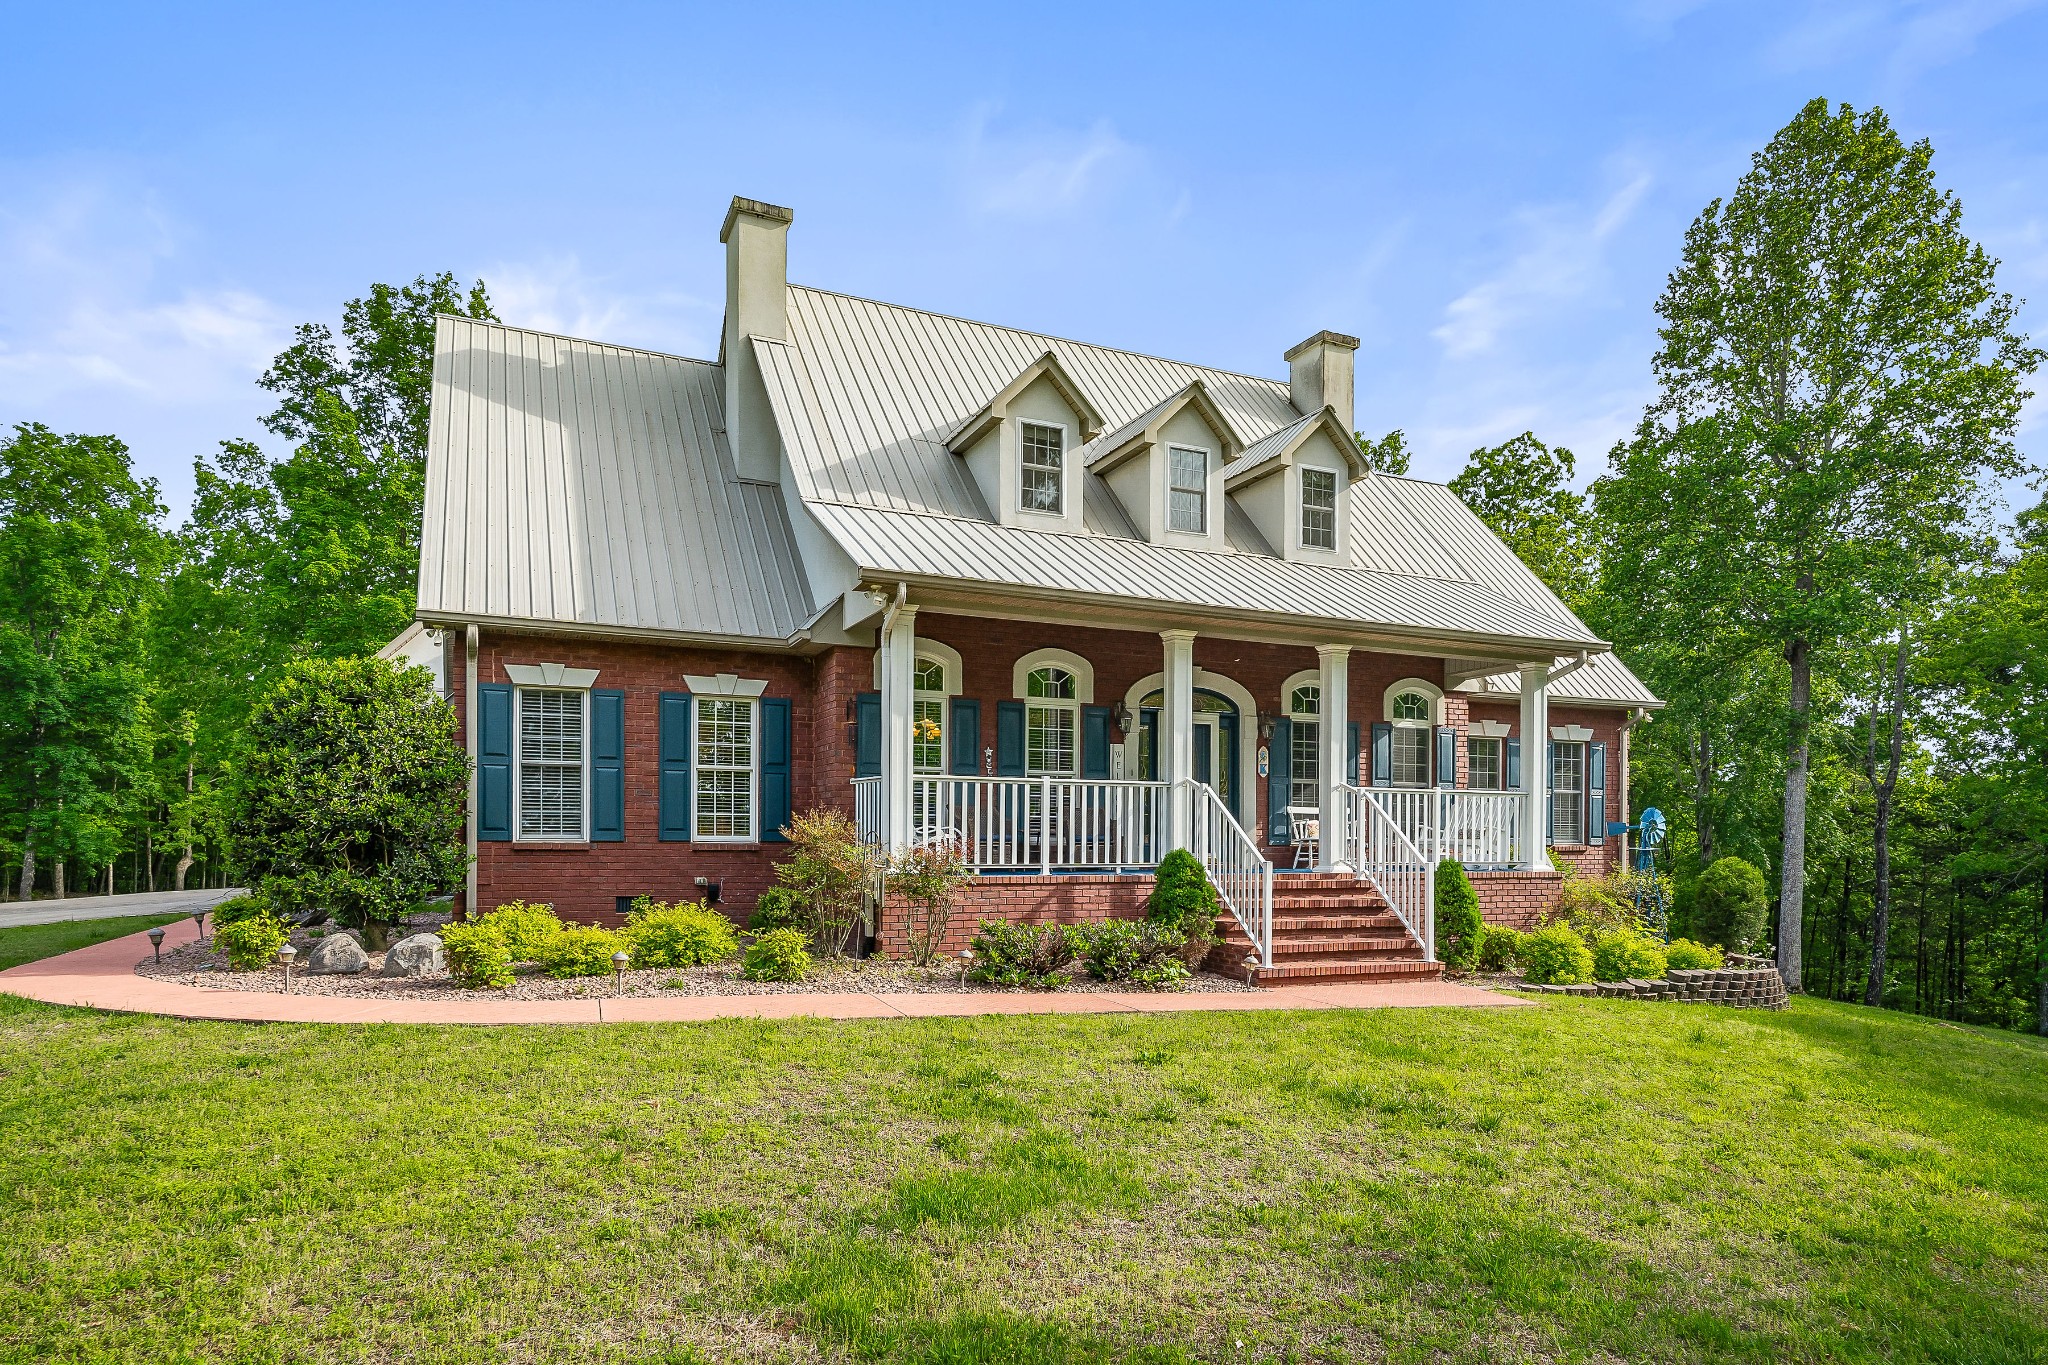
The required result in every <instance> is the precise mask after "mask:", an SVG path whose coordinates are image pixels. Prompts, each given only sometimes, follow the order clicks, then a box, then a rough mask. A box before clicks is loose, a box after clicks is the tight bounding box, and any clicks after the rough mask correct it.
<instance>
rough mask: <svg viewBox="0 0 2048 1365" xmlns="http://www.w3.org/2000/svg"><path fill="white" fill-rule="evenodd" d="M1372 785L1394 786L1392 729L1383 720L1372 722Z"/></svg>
mask: <svg viewBox="0 0 2048 1365" xmlns="http://www.w3.org/2000/svg"><path fill="white" fill-rule="evenodd" d="M1372 784H1373V785H1374V786H1375V787H1391V786H1393V785H1394V727H1393V725H1392V723H1391V722H1388V721H1384V720H1382V721H1375V722H1373V727H1372Z"/></svg>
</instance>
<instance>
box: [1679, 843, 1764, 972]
mask: <svg viewBox="0 0 2048 1365" xmlns="http://www.w3.org/2000/svg"><path fill="white" fill-rule="evenodd" d="M1769 907H1770V895H1769V892H1768V891H1767V890H1766V888H1765V886H1764V874H1763V873H1762V872H1759V871H1758V870H1757V868H1756V865H1755V864H1753V863H1749V862H1745V861H1744V860H1742V859H1741V858H1721V859H1717V860H1716V861H1715V862H1714V865H1713V866H1711V867H1709V868H1708V869H1707V870H1706V871H1705V872H1702V873H1700V879H1699V881H1698V882H1696V883H1694V885H1693V897H1692V931H1693V934H1694V935H1695V936H1696V937H1697V938H1698V939H1699V940H1700V941H1701V942H1703V943H1712V944H1717V945H1719V946H1720V947H1722V948H1724V949H1726V950H1727V951H1729V952H1731V953H1746V952H1748V951H1749V950H1750V948H1751V947H1752V946H1754V945H1755V944H1756V943H1757V941H1758V940H1759V939H1761V938H1762V937H1763V935H1764V916H1765V914H1766V912H1767V911H1768V910H1769Z"/></svg>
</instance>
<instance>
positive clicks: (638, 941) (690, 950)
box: [625, 896, 740, 967]
mask: <svg viewBox="0 0 2048 1365" xmlns="http://www.w3.org/2000/svg"><path fill="white" fill-rule="evenodd" d="M625 936H626V941H627V942H628V943H630V944H631V945H632V947H631V948H630V949H629V951H630V952H631V953H632V954H633V965H634V966H636V967H696V966H702V965H704V964H707V963H712V962H724V961H725V960H726V959H728V958H730V957H732V956H733V955H734V954H735V953H737V952H739V950H740V941H739V936H738V935H736V934H735V933H733V930H732V921H731V920H728V919H727V918H726V917H725V916H724V915H721V914H719V913H718V911H716V910H713V909H712V908H711V907H709V906H708V905H704V904H701V903H700V902H697V901H678V902H676V903H674V904H668V903H665V902H662V901H657V900H650V899H648V898H647V897H644V896H643V897H641V898H640V899H639V900H637V901H634V902H633V910H632V913H630V914H629V915H627V916H626V930H625Z"/></svg>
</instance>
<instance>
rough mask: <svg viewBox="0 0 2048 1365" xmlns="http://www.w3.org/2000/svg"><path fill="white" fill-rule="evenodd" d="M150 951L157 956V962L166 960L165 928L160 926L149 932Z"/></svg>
mask: <svg viewBox="0 0 2048 1365" xmlns="http://www.w3.org/2000/svg"><path fill="white" fill-rule="evenodd" d="M149 951H150V952H152V953H154V954H156V960H157V961H158V962H162V961H163V960H164V927H163V926H162V925H161V924H159V925H158V926H157V927H156V928H154V929H152V930H150V931H149Z"/></svg>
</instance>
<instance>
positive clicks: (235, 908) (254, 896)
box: [207, 891, 277, 928]
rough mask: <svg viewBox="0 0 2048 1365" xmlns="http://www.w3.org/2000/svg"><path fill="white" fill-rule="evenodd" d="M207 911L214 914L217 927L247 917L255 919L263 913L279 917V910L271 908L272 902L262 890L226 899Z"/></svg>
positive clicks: (237, 921) (234, 922)
mask: <svg viewBox="0 0 2048 1365" xmlns="http://www.w3.org/2000/svg"><path fill="white" fill-rule="evenodd" d="M207 913H208V914H210V915H212V916H213V923H214V926H215V927H216V928H218V927H219V926H221V925H224V924H236V923H239V922H240V921H242V920H245V919H255V918H257V917H258V916H261V915H269V916H270V917H271V918H272V919H275V918H277V912H276V911H274V910H272V909H271V908H270V902H269V901H268V900H267V899H265V898H264V895H263V893H262V892H261V891H251V892H249V893H248V894H247V895H243V896H235V897H233V898H232V899H229V900H224V901H222V902H221V903H220V904H219V905H216V906H214V907H213V909H211V910H209V911H207Z"/></svg>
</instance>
